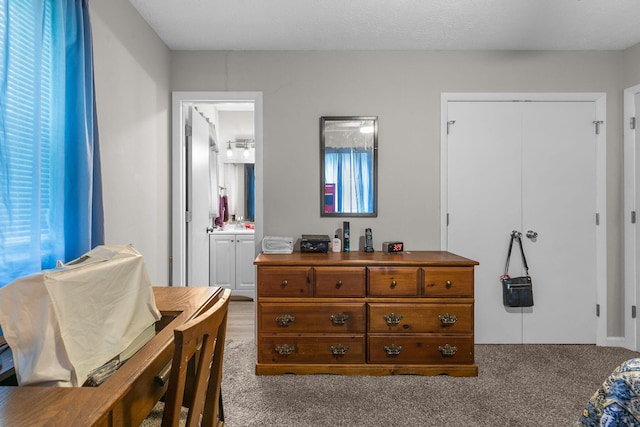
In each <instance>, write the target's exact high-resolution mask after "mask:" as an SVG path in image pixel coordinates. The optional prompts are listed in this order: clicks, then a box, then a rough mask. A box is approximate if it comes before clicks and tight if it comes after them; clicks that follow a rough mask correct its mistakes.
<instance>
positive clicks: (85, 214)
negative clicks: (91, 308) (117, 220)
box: [0, 0, 104, 286]
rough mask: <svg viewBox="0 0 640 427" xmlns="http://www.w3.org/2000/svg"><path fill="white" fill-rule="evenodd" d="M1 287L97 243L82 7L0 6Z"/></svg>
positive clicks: (87, 29)
mask: <svg viewBox="0 0 640 427" xmlns="http://www.w3.org/2000/svg"><path fill="white" fill-rule="evenodd" d="M0 56H1V58H0V248H1V253H0V286H4V285H6V284H7V283H9V282H11V281H12V280H14V279H15V278H17V277H20V276H23V275H25V274H30V273H34V272H37V271H40V270H42V269H46V268H52V267H55V264H56V261H57V260H61V261H63V262H66V261H69V260H71V259H74V258H76V257H78V256H80V255H82V254H83V253H84V252H86V251H88V250H90V249H91V248H93V247H95V246H97V245H100V244H102V243H103V242H104V229H103V208H102V188H101V179H100V154H99V148H98V130H97V120H96V108H95V91H94V81H93V54H92V41H91V26H90V21H89V6H88V3H87V0H22V1H14V0H0Z"/></svg>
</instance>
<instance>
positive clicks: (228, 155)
mask: <svg viewBox="0 0 640 427" xmlns="http://www.w3.org/2000/svg"><path fill="white" fill-rule="evenodd" d="M227 157H228V158H229V159H230V158H232V157H233V150H232V149H231V141H229V142H227Z"/></svg>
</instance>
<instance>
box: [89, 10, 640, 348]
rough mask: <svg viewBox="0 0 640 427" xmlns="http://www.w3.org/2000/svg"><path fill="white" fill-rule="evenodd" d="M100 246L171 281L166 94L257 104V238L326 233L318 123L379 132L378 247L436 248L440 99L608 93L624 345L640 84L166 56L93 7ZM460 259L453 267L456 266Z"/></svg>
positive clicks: (222, 55) (545, 62) (298, 56)
mask: <svg viewBox="0 0 640 427" xmlns="http://www.w3.org/2000/svg"><path fill="white" fill-rule="evenodd" d="M91 13H92V15H91V18H92V24H93V34H94V53H95V61H96V76H95V77H96V88H97V100H98V115H99V125H100V132H101V148H102V155H103V159H102V160H103V180H104V193H105V194H104V199H105V200H104V203H105V216H106V218H105V221H106V224H105V228H106V240H107V243H110V244H125V243H132V244H133V245H134V246H135V247H137V248H138V249H139V250H140V251H141V252H142V254H143V255H144V256H145V262H146V264H147V268H148V269H149V272H150V275H151V279H152V282H153V283H154V284H156V285H162V284H166V283H168V281H169V256H170V249H169V248H170V203H171V199H170V188H171V187H170V173H169V171H170V96H171V91H186V90H191V91H224V90H231V91H261V92H263V96H264V163H263V166H264V200H265V206H264V234H266V235H291V236H294V237H297V236H299V235H300V234H302V233H322V234H330V235H332V234H333V233H334V230H335V229H336V228H339V227H340V225H341V220H339V219H328V218H320V215H319V210H320V206H319V195H318V191H319V147H318V144H319V140H318V139H319V138H318V120H319V117H320V116H322V115H377V116H378V117H379V119H380V135H379V138H380V149H379V154H380V162H379V167H380V178H379V179H380V182H379V184H380V189H379V198H380V203H379V215H378V217H377V218H371V219H359V220H357V219H351V227H352V234H353V235H354V237H355V236H358V235H360V234H362V233H363V230H364V228H365V227H372V228H373V232H374V241H375V246H376V247H379V246H380V244H381V242H382V241H385V240H392V239H399V240H403V241H404V242H405V244H406V246H407V247H408V248H411V249H415V250H418V249H439V248H440V218H439V213H440V206H439V204H440V153H439V144H440V94H441V92H606V93H607V123H606V131H607V168H608V175H607V189H608V212H607V214H608V217H607V218H608V224H607V226H608V231H609V238H608V262H609V273H608V281H609V285H608V289H609V292H608V294H609V295H608V296H609V304H608V313H609V319H608V321H609V322H608V324H609V328H608V335H609V336H621V335H622V334H623V319H622V314H621V313H622V309H621V307H622V306H623V291H622V290H623V285H622V271H623V268H622V267H623V266H622V259H623V252H622V237H623V236H622V202H623V201H622V194H623V193H622V189H623V180H622V129H621V123H622V90H623V89H624V88H625V87H629V86H632V85H634V84H638V83H640V46H635V47H634V48H632V49H629V50H627V51H624V52H418V51H415V52H413V51H412V52H170V51H169V50H168V49H167V48H166V46H165V45H164V43H163V42H162V41H161V40H160V39H159V38H158V37H157V36H156V35H155V33H154V32H153V31H152V30H151V29H150V28H149V26H148V25H147V24H146V23H145V22H144V21H143V20H142V19H141V18H140V16H139V15H138V13H137V12H136V11H135V9H134V8H133V7H132V6H131V5H130V4H129V2H128V1H127V0H92V2H91ZM462 255H464V254H462Z"/></svg>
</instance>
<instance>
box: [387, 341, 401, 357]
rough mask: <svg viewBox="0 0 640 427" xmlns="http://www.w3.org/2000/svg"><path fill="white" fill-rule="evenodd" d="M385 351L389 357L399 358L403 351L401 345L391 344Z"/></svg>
mask: <svg viewBox="0 0 640 427" xmlns="http://www.w3.org/2000/svg"><path fill="white" fill-rule="evenodd" d="M384 351H386V352H387V356H392V357H393V356H397V355H399V354H400V352H401V351H402V346H401V345H395V344H391V345H390V346H386V345H385V346H384Z"/></svg>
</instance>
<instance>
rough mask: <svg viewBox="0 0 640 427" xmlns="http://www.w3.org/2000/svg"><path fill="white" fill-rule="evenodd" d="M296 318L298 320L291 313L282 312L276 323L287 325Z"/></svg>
mask: <svg viewBox="0 0 640 427" xmlns="http://www.w3.org/2000/svg"><path fill="white" fill-rule="evenodd" d="M294 320H296V318H295V316H292V315H290V314H281V315H280V316H278V317H276V323H277V324H278V325H280V326H285V327H286V326H289V324H290V323H291V322H293V321H294Z"/></svg>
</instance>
